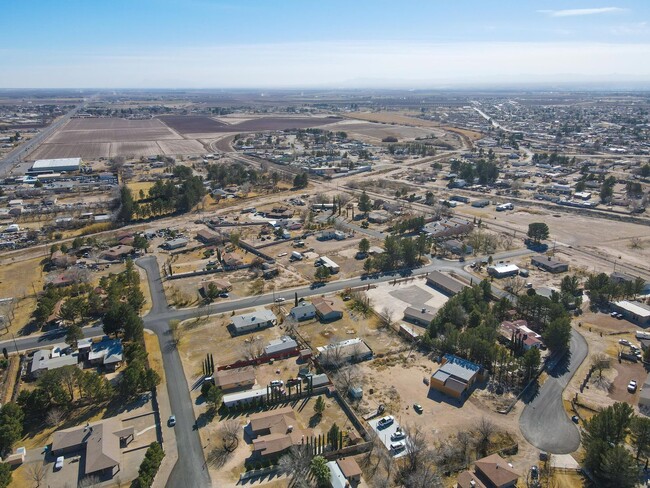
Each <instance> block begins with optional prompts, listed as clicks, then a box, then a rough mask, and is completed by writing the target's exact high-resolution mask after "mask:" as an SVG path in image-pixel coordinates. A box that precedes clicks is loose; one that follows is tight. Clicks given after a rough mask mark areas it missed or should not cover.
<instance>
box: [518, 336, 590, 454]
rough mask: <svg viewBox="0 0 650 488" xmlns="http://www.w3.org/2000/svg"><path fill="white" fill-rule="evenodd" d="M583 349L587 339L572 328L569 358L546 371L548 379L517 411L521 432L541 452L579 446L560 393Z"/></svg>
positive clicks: (584, 353) (583, 354)
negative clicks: (519, 413) (519, 411)
mask: <svg viewBox="0 0 650 488" xmlns="http://www.w3.org/2000/svg"><path fill="white" fill-rule="evenodd" d="M587 352H588V347H587V341H585V339H584V337H582V335H580V334H579V333H578V332H577V331H576V330H575V329H572V330H571V343H570V347H569V357H568V358H566V360H564V361H561V362H560V363H559V364H556V365H555V367H553V368H552V369H549V370H548V374H549V378H548V379H547V380H546V381H545V382H544V384H543V385H542V386H541V387H540V388H539V391H538V392H537V395H536V396H535V397H534V398H533V399H532V401H531V402H530V403H528V404H527V405H526V407H525V408H524V411H523V412H522V414H521V418H520V419H519V428H520V429H521V433H522V434H523V435H524V437H525V438H526V440H528V442H530V443H531V444H532V445H534V446H535V447H537V448H538V449H541V450H542V451H546V452H550V453H552V454H569V453H571V452H573V451H575V450H576V449H578V447H579V446H580V432H579V431H578V428H577V426H576V425H575V424H574V423H573V422H572V421H571V419H570V418H569V416H568V415H567V413H566V410H564V404H563V402H562V392H563V391H564V388H566V386H567V385H568V384H569V380H571V378H572V377H573V375H574V374H575V372H576V370H577V369H578V367H579V366H580V364H582V362H583V361H584V360H585V358H586V357H587ZM567 360H568V361H567Z"/></svg>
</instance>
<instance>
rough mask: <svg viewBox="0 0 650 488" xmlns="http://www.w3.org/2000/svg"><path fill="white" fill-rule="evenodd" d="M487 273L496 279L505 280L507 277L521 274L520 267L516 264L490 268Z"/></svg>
mask: <svg viewBox="0 0 650 488" xmlns="http://www.w3.org/2000/svg"><path fill="white" fill-rule="evenodd" d="M487 272H488V274H489V275H490V276H494V277H495V278H505V277H507V276H516V275H518V274H519V267H518V266H517V265H516V264H509V263H499V264H495V265H492V266H488V268H487Z"/></svg>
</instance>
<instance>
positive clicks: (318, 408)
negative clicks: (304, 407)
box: [314, 396, 325, 417]
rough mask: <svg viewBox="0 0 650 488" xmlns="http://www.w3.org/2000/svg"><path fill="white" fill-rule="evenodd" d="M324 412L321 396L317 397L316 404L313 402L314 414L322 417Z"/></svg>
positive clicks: (323, 402) (323, 401)
mask: <svg viewBox="0 0 650 488" xmlns="http://www.w3.org/2000/svg"><path fill="white" fill-rule="evenodd" d="M324 411H325V400H323V397H322V396H319V397H318V398H317V399H316V402H314V413H315V414H316V415H318V416H319V417H320V416H321V415H323V412H324Z"/></svg>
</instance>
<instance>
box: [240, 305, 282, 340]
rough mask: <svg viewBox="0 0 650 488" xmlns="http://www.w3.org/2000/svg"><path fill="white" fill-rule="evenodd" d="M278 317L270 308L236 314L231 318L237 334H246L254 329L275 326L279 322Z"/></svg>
mask: <svg viewBox="0 0 650 488" xmlns="http://www.w3.org/2000/svg"><path fill="white" fill-rule="evenodd" d="M277 322H278V319H277V317H276V316H275V314H274V313H273V312H271V311H270V310H260V311H258V312H251V313H246V314H243V315H235V316H234V317H232V319H231V322H230V324H231V326H232V328H233V329H234V332H235V334H244V333H247V332H252V331H254V330H259V329H264V328H266V327H273V326H274V325H275V324H277Z"/></svg>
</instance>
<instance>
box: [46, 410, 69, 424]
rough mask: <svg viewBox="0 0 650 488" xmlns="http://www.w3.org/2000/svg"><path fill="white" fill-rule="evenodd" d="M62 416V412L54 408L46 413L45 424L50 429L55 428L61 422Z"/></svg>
mask: <svg viewBox="0 0 650 488" xmlns="http://www.w3.org/2000/svg"><path fill="white" fill-rule="evenodd" d="M63 416H64V415H63V410H61V409H60V408H56V407H54V408H52V409H51V410H49V411H48V412H47V415H46V416H45V422H46V423H47V425H49V426H50V427H56V426H57V425H59V424H60V423H61V421H62V420H63Z"/></svg>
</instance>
